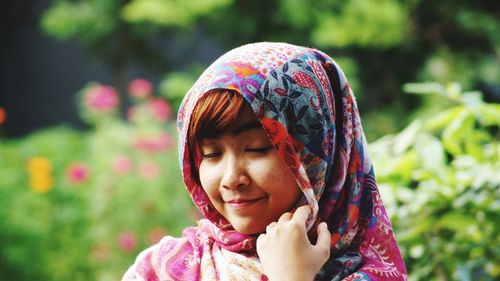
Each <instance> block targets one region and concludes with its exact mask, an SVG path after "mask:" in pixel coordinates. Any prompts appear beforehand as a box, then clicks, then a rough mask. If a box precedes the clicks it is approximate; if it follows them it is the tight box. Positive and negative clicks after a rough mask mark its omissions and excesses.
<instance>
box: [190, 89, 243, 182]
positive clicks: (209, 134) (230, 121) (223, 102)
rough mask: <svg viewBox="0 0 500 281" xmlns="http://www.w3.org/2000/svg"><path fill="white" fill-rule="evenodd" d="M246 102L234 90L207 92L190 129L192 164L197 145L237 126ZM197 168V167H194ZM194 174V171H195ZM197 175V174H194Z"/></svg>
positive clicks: (194, 112) (192, 117)
mask: <svg viewBox="0 0 500 281" xmlns="http://www.w3.org/2000/svg"><path fill="white" fill-rule="evenodd" d="M244 106H246V101H245V99H244V98H243V96H242V95H240V94H239V93H238V92H236V91H233V90H226V89H215V90H211V91H209V92H207V93H206V94H205V95H204V96H203V97H202V98H201V99H200V100H199V101H198V103H197V105H196V107H195V109H194V110H193V113H192V116H191V121H190V123H189V128H188V149H189V154H190V155H191V163H196V162H193V161H192V160H194V158H193V157H194V156H195V155H196V151H197V145H198V144H199V143H200V141H201V140H202V139H204V138H214V137H217V136H220V135H221V134H223V133H224V132H227V131H229V130H230V129H231V128H232V127H234V126H235V124H236V120H237V117H238V114H240V112H242V110H243V108H244ZM194 166H197V165H194ZM193 172H194V171H193ZM193 175H197V173H193Z"/></svg>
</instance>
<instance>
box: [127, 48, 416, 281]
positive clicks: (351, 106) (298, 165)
mask: <svg viewBox="0 0 500 281" xmlns="http://www.w3.org/2000/svg"><path fill="white" fill-rule="evenodd" d="M214 89H228V90H234V91H236V92H238V93H240V94H241V95H243V97H244V98H245V100H246V101H247V102H248V104H249V105H250V106H251V108H252V109H253V111H254V112H255V114H256V116H257V119H258V120H259V121H260V123H261V124H262V126H263V127H264V129H265V130H266V131H267V133H268V135H269V137H270V140H271V142H272V143H273V144H274V145H275V147H276V148H277V149H278V151H279V153H280V155H281V157H282V158H283V159H284V160H285V162H286V164H287V165H288V167H289V169H290V170H291V171H292V174H293V175H294V176H295V179H296V181H297V183H298V184H299V186H300V188H301V190H302V192H303V194H304V196H303V198H302V200H301V201H300V202H299V203H298V205H297V206H299V205H303V204H308V205H310V206H312V209H313V212H312V214H311V217H310V218H309V220H308V225H307V228H308V229H316V227H317V225H318V224H319V223H320V222H322V221H326V222H327V223H328V228H329V230H330V232H331V234H332V236H331V244H330V245H331V254H330V259H329V261H328V262H327V264H325V266H324V267H323V269H322V270H321V271H320V273H319V274H318V276H317V278H318V279H322V280H323V279H324V280H405V279H406V277H407V275H406V269H405V265H404V262H403V260H402V258H401V254H400V252H399V249H398V246H397V244H396V241H395V239H394V235H393V231H392V227H391V223H390V221H389V219H388V217H387V215H386V212H385V209H384V206H383V204H382V201H381V198H380V194H379V192H378V189H377V186H376V182H375V177H374V172H373V168H372V164H371V162H370V159H369V157H368V154H367V150H366V148H367V144H366V139H365V136H364V133H363V129H362V127H361V122H360V116H359V112H358V109H357V106H356V102H355V99H354V96H353V93H352V91H351V89H350V88H349V84H348V83H347V80H346V77H345V75H344V73H343V72H342V70H341V69H340V68H339V67H338V65H337V64H336V63H335V62H334V61H333V60H332V59H331V58H330V57H329V56H327V55H326V54H324V53H322V52H320V51H318V50H315V49H311V48H306V47H300V46H295V45H291V44H286V43H255V44H249V45H244V46H242V47H239V48H236V49H234V50H232V51H230V52H228V53H226V54H225V55H223V56H222V57H220V58H219V59H218V60H217V61H215V62H214V63H213V64H212V65H211V66H210V67H209V68H208V69H207V70H206V71H205V72H204V73H203V74H202V75H201V77H200V78H199V79H198V81H197V82H196V83H195V85H194V86H193V87H192V88H191V90H190V91H189V92H188V93H187V95H186V97H185V98H184V101H183V103H182V105H181V108H180V111H179V114H178V124H177V125H178V128H179V156H180V162H181V168H182V172H183V177H184V182H185V184H186V187H187V190H188V192H189V193H190V195H191V197H192V199H193V201H194V203H195V204H196V206H197V207H198V209H199V210H200V212H201V213H202V215H203V216H204V217H205V219H203V220H201V221H200V222H199V226H198V227H192V228H188V229H186V230H185V231H184V232H183V235H182V237H181V238H173V237H165V238H164V239H163V240H162V241H161V242H160V243H159V244H157V245H155V246H153V247H152V248H150V249H148V250H146V251H144V252H143V253H141V255H140V256H139V257H138V259H137V261H136V263H135V264H134V265H133V266H132V267H131V268H130V270H129V272H128V273H127V276H129V278H130V277H131V276H135V278H137V279H126V280H141V278H142V280H171V279H173V280H198V279H203V280H221V279H222V280H240V279H241V278H242V277H243V276H245V277H246V278H248V279H250V280H261V279H265V278H264V276H263V275H262V273H261V267H260V263H259V260H258V257H257V256H256V249H255V248H256V243H255V242H256V238H257V236H256V235H243V234H240V233H238V232H237V231H235V230H234V229H233V228H232V226H231V224H230V223H229V222H228V221H227V220H226V219H225V218H224V217H223V216H222V215H221V214H220V213H219V212H218V211H217V210H216V209H215V208H214V206H213V205H212V204H211V203H210V200H209V198H208V196H207V194H206V193H205V191H204V190H203V188H202V187H201V186H200V184H199V183H198V181H196V180H195V178H194V177H193V175H192V165H196V163H190V159H192V158H191V157H190V151H189V149H188V144H187V134H188V127H189V122H190V118H191V114H192V112H193V109H194V108H195V107H196V103H197V101H198V100H200V98H201V97H202V96H203V95H204V94H206V93H207V92H209V91H210V90H214ZM291 188H292V187H291ZM314 233H315V231H310V237H311V239H312V240H314V239H315V238H316V237H314V236H315V234H314Z"/></svg>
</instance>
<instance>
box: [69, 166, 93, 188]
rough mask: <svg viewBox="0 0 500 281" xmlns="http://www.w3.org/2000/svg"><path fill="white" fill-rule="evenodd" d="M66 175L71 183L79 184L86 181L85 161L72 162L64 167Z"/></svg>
mask: <svg viewBox="0 0 500 281" xmlns="http://www.w3.org/2000/svg"><path fill="white" fill-rule="evenodd" d="M66 175H67V177H68V179H69V181H70V182H71V183H73V184H80V183H83V182H85V181H87V179H88V177H89V169H88V167H87V165H86V164H85V163H82V162H74V163H72V164H70V165H69V166H68V167H67V168H66Z"/></svg>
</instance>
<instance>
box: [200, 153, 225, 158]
mask: <svg viewBox="0 0 500 281" xmlns="http://www.w3.org/2000/svg"><path fill="white" fill-rule="evenodd" d="M220 155H221V153H220V152H210V153H203V158H207V159H210V158H217V157H219V156H220Z"/></svg>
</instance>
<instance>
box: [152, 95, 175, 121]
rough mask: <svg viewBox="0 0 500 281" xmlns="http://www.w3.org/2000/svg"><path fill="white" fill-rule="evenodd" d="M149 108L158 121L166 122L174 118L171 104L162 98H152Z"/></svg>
mask: <svg viewBox="0 0 500 281" xmlns="http://www.w3.org/2000/svg"><path fill="white" fill-rule="evenodd" d="M148 108H149V110H150V112H151V113H152V114H153V117H154V118H155V119H156V120H158V121H166V120H168V119H170V118H171V117H172V108H171V107H170V104H169V103H168V102H167V101H166V100H164V99H162V98H152V99H151V100H150V101H149V103H148Z"/></svg>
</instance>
